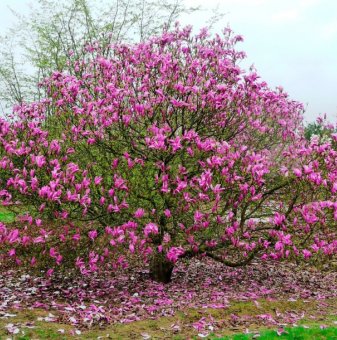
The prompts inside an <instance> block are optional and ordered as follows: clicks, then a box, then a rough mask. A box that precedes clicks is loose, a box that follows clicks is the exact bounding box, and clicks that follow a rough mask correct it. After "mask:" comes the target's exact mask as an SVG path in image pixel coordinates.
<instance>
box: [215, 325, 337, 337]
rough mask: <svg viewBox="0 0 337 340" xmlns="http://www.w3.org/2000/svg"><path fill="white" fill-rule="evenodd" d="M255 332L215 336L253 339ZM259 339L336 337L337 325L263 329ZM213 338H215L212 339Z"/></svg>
mask: <svg viewBox="0 0 337 340" xmlns="http://www.w3.org/2000/svg"><path fill="white" fill-rule="evenodd" d="M256 335H257V334H256V333H255V334H236V335H232V336H226V337H223V338H217V339H218V340H250V339H253V338H254V336H255V337H256ZM259 335H260V336H259V337H258V339H259V340H272V339H296V340H312V339H317V340H318V339H327V340H333V339H337V327H327V328H323V329H322V328H320V327H313V328H304V327H293V328H285V330H284V332H282V333H277V331H276V330H265V331H261V332H260V333H259ZM214 340H215V339H214Z"/></svg>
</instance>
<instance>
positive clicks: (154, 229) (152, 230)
mask: <svg viewBox="0 0 337 340" xmlns="http://www.w3.org/2000/svg"><path fill="white" fill-rule="evenodd" d="M158 233H159V230H158V226H157V224H155V223H148V224H147V225H146V226H145V228H144V235H145V236H146V237H147V236H149V235H150V234H158Z"/></svg>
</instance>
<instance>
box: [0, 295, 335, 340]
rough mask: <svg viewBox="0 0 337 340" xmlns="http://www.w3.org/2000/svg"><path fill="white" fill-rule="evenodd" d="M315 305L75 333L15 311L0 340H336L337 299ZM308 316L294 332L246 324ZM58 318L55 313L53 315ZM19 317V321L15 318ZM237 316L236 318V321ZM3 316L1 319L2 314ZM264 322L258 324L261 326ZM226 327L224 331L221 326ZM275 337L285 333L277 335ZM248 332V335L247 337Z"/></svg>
mask: <svg viewBox="0 0 337 340" xmlns="http://www.w3.org/2000/svg"><path fill="white" fill-rule="evenodd" d="M318 303H319V302H317V301H314V300H311V301H307V302H305V301H300V300H299V301H296V302H292V301H266V300H259V301H258V304H256V303H253V302H235V301H232V302H231V304H230V306H229V307H228V308H225V309H206V310H203V309H201V310H193V309H190V310H185V311H180V312H177V313H176V315H175V316H172V317H161V318H158V319H156V320H142V321H135V322H131V323H126V324H114V325H110V326H105V327H102V328H100V327H99V326H95V327H93V328H92V329H83V328H77V327H76V326H74V325H69V324H64V323H61V322H47V321H46V319H45V317H47V316H48V315H49V312H47V311H44V310H40V309H31V310H13V311H12V316H10V317H3V316H2V317H0V339H1V340H2V339H14V340H17V339H22V340H23V339H27V340H28V339H69V338H79V339H97V338H100V339H104V338H105V339H176V340H177V339H201V338H206V339H214V340H215V339H219V340H220V339H224V340H225V339H226V340H227V339H235V340H238V339H254V338H259V339H331V340H332V339H337V326H336V324H337V314H336V313H337V308H336V306H337V299H332V300H329V301H326V302H325V303H326V309H325V312H323V313H322V312H321V310H320V309H319V308H318ZM304 310H305V311H306V315H308V316H307V317H305V318H303V319H302V320H300V321H299V322H298V325H297V326H296V327H293V326H291V325H290V327H285V328H284V329H282V326H278V325H268V324H266V323H265V322H264V321H263V320H260V319H259V318H256V319H254V320H255V322H250V323H249V324H247V323H245V322H244V320H245V316H250V317H254V316H258V315H264V314H267V313H270V315H273V316H275V313H276V311H278V312H279V313H283V312H286V311H292V312H294V313H301V312H302V311H304ZM51 313H53V315H55V316H57V311H51ZM14 314H15V316H13V315H14ZM233 315H235V316H237V319H236V321H235V322H234V321H233ZM0 316H1V314H0ZM201 317H208V318H213V319H214V320H216V321H217V322H218V325H220V327H218V328H217V329H215V330H212V329H210V330H209V332H208V333H207V334H205V332H203V331H200V332H199V331H198V330H197V329H194V328H193V327H192V325H193V323H195V322H196V321H198V320H199V319H200V318H201ZM259 320H260V321H259ZM8 324H12V325H13V327H14V328H15V327H17V328H18V330H19V331H18V334H16V335H10V334H9V332H8V331H7V330H6V327H7V326H8ZM221 325H222V326H221ZM277 331H279V332H280V333H282V334H281V335H278V334H277ZM246 332H249V333H248V334H245V333H246Z"/></svg>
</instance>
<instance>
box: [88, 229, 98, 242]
mask: <svg viewBox="0 0 337 340" xmlns="http://www.w3.org/2000/svg"><path fill="white" fill-rule="evenodd" d="M97 235H98V233H97V230H90V231H89V233H88V236H89V238H90V239H91V240H92V241H93V240H94V239H95V238H96V237H97Z"/></svg>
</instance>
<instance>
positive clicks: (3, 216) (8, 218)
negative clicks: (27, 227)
mask: <svg viewBox="0 0 337 340" xmlns="http://www.w3.org/2000/svg"><path fill="white" fill-rule="evenodd" d="M14 220H15V215H14V213H12V212H8V211H0V222H6V223H12V222H14Z"/></svg>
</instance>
